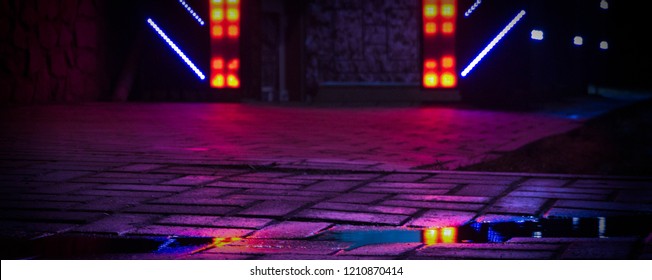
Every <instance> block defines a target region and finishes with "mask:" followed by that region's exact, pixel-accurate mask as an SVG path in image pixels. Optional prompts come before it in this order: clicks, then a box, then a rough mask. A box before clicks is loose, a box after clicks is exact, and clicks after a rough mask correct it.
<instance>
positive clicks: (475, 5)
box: [464, 0, 482, 17]
mask: <svg viewBox="0 0 652 280" xmlns="http://www.w3.org/2000/svg"><path fill="white" fill-rule="evenodd" d="M480 4H482V0H475V3H473V5H471V7H469V9H468V10H466V12H465V13H464V17H469V16H471V14H472V13H473V12H474V11H475V9H477V8H478V6H480Z"/></svg>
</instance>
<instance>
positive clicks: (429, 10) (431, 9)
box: [423, 4, 437, 18]
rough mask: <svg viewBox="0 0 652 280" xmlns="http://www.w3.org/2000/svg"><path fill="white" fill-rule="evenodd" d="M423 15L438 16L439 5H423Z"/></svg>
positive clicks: (428, 16) (427, 16)
mask: <svg viewBox="0 0 652 280" xmlns="http://www.w3.org/2000/svg"><path fill="white" fill-rule="evenodd" d="M423 15H424V16H425V17H426V18H434V17H436V16H437V6H435V5H434V4H427V5H425V6H423Z"/></svg>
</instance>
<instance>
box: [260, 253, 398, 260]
mask: <svg viewBox="0 0 652 280" xmlns="http://www.w3.org/2000/svg"><path fill="white" fill-rule="evenodd" d="M255 259H256V260H387V259H388V257H387V256H383V257H378V256H359V255H358V256H356V255H305V254H271V255H261V256H258V257H256V258H255Z"/></svg>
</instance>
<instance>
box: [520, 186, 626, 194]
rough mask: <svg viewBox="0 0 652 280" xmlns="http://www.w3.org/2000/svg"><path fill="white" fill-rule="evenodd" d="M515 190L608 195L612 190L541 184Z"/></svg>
mask: <svg viewBox="0 0 652 280" xmlns="http://www.w3.org/2000/svg"><path fill="white" fill-rule="evenodd" d="M516 190H517V191H529V192H553V193H577V194H602V195H610V194H612V193H613V192H614V190H610V189H589V188H571V187H563V188H560V187H543V186H522V187H518V189H516Z"/></svg>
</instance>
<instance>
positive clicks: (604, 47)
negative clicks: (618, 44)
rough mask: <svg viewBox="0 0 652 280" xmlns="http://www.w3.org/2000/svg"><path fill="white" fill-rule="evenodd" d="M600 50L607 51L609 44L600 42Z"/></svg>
mask: <svg viewBox="0 0 652 280" xmlns="http://www.w3.org/2000/svg"><path fill="white" fill-rule="evenodd" d="M600 49H601V50H608V49H609V43H608V42H607V41H602V42H600Z"/></svg>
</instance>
